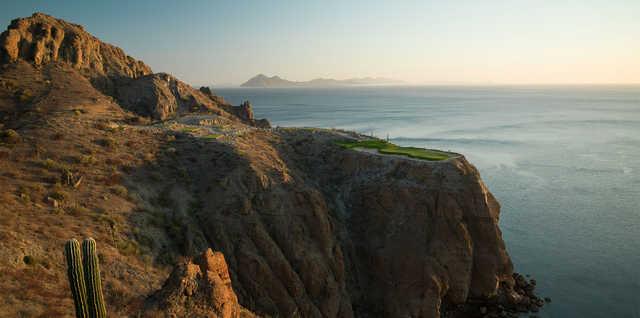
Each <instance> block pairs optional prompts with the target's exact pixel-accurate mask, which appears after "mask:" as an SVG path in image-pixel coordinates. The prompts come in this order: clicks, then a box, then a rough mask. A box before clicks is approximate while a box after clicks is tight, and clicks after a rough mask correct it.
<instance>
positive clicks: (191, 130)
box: [180, 127, 200, 134]
mask: <svg viewBox="0 0 640 318" xmlns="http://www.w3.org/2000/svg"><path fill="white" fill-rule="evenodd" d="M198 130H200V128H198V127H184V128H182V129H180V131H181V132H183V133H185V134H186V133H194V132H197V131H198Z"/></svg>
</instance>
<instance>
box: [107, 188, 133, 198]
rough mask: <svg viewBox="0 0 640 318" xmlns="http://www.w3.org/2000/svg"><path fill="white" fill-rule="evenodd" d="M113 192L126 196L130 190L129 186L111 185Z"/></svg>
mask: <svg viewBox="0 0 640 318" xmlns="http://www.w3.org/2000/svg"><path fill="white" fill-rule="evenodd" d="M111 192H112V193H113V194H116V195H119V196H121V197H126V196H127V194H129V191H128V190H127V188H125V187H123V186H121V185H115V186H113V187H111Z"/></svg>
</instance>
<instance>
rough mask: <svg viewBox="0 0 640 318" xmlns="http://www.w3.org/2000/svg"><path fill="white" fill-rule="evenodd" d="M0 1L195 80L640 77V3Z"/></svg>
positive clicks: (7, 11) (8, 13)
mask: <svg viewBox="0 0 640 318" xmlns="http://www.w3.org/2000/svg"><path fill="white" fill-rule="evenodd" d="M0 1H1V2H0V3H1V6H0V22H1V23H2V24H3V25H4V26H6V25H8V23H9V22H10V20H11V19H13V18H15V17H22V16H28V15H30V14H31V13H33V12H34V11H41V12H45V13H48V14H52V15H54V16H57V17H60V18H63V19H66V20H69V21H71V22H75V23H79V24H82V25H84V26H85V28H86V29H87V30H88V31H89V32H91V33H93V34H94V35H96V36H97V37H99V38H101V39H102V40H104V41H107V42H109V43H112V44H115V45H117V46H120V47H122V48H123V49H124V50H125V51H126V52H127V53H128V54H129V55H132V56H134V57H136V58H139V59H142V60H143V61H145V62H146V63H147V64H149V65H150V66H151V67H152V68H153V70H154V71H156V72H159V71H164V72H169V73H172V74H174V75H176V76H178V77H179V78H181V79H183V80H185V81H187V82H189V83H191V84H194V85H200V84H211V83H217V84H226V83H234V84H238V83H241V82H243V81H245V80H247V79H248V78H250V77H252V76H254V75H256V74H258V73H264V74H267V75H274V74H277V75H280V76H282V77H285V78H288V79H292V80H308V79H312V78H315V77H331V78H338V79H341V78H348V77H361V76H382V77H390V78H395V79H402V80H405V81H408V82H411V83H432V84H438V83H439V84H442V83H466V84H473V83H475V84H498V83H515V84H519V83H640V0H627V1H624V0H618V1H616V0H605V1H591V0H580V1H572V0H562V1H560V0H553V1H543V0H538V1H517V0H511V1H507V0H505V1H489V0H476V1H454V0H450V1H448V0H442V1H426V0H422V1H376V0H368V1H333V0H322V1H303V0H297V1H160V0H156V1H86V0H85V1H52V0H49V1H27V0H19V1H18V0H0ZM3 28H4V27H3Z"/></svg>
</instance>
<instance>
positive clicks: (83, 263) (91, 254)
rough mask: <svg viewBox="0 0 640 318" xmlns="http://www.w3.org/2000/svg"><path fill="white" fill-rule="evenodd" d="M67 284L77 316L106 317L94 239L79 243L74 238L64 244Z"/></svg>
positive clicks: (78, 317) (81, 317)
mask: <svg viewBox="0 0 640 318" xmlns="http://www.w3.org/2000/svg"><path fill="white" fill-rule="evenodd" d="M65 256H66V259H67V269H68V276H69V285H70V286H71V293H72V295H73V301H74V303H75V305H76V317H77V318H106V317H107V310H106V306H105V303H104V296H103V295H102V280H101V278H100V265H99V262H98V255H97V253H96V241H95V240H94V239H92V238H87V239H85V240H84V241H83V242H82V254H81V253H80V244H79V243H78V241H76V240H75V239H72V240H69V241H67V243H66V244H65Z"/></svg>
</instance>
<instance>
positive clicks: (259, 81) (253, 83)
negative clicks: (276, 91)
mask: <svg viewBox="0 0 640 318" xmlns="http://www.w3.org/2000/svg"><path fill="white" fill-rule="evenodd" d="M401 83H402V82H401V81H397V80H392V79H386V78H373V77H363V78H350V79H345V80H336V79H330V78H316V79H313V80H310V81H306V82H294V81H289V80H286V79H283V78H281V77H279V76H272V77H268V76H266V75H264V74H258V75H256V76H254V77H252V78H250V79H249V80H248V81H246V82H244V83H243V84H242V85H240V86H242V87H265V88H267V87H335V86H358V85H397V84H401Z"/></svg>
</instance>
